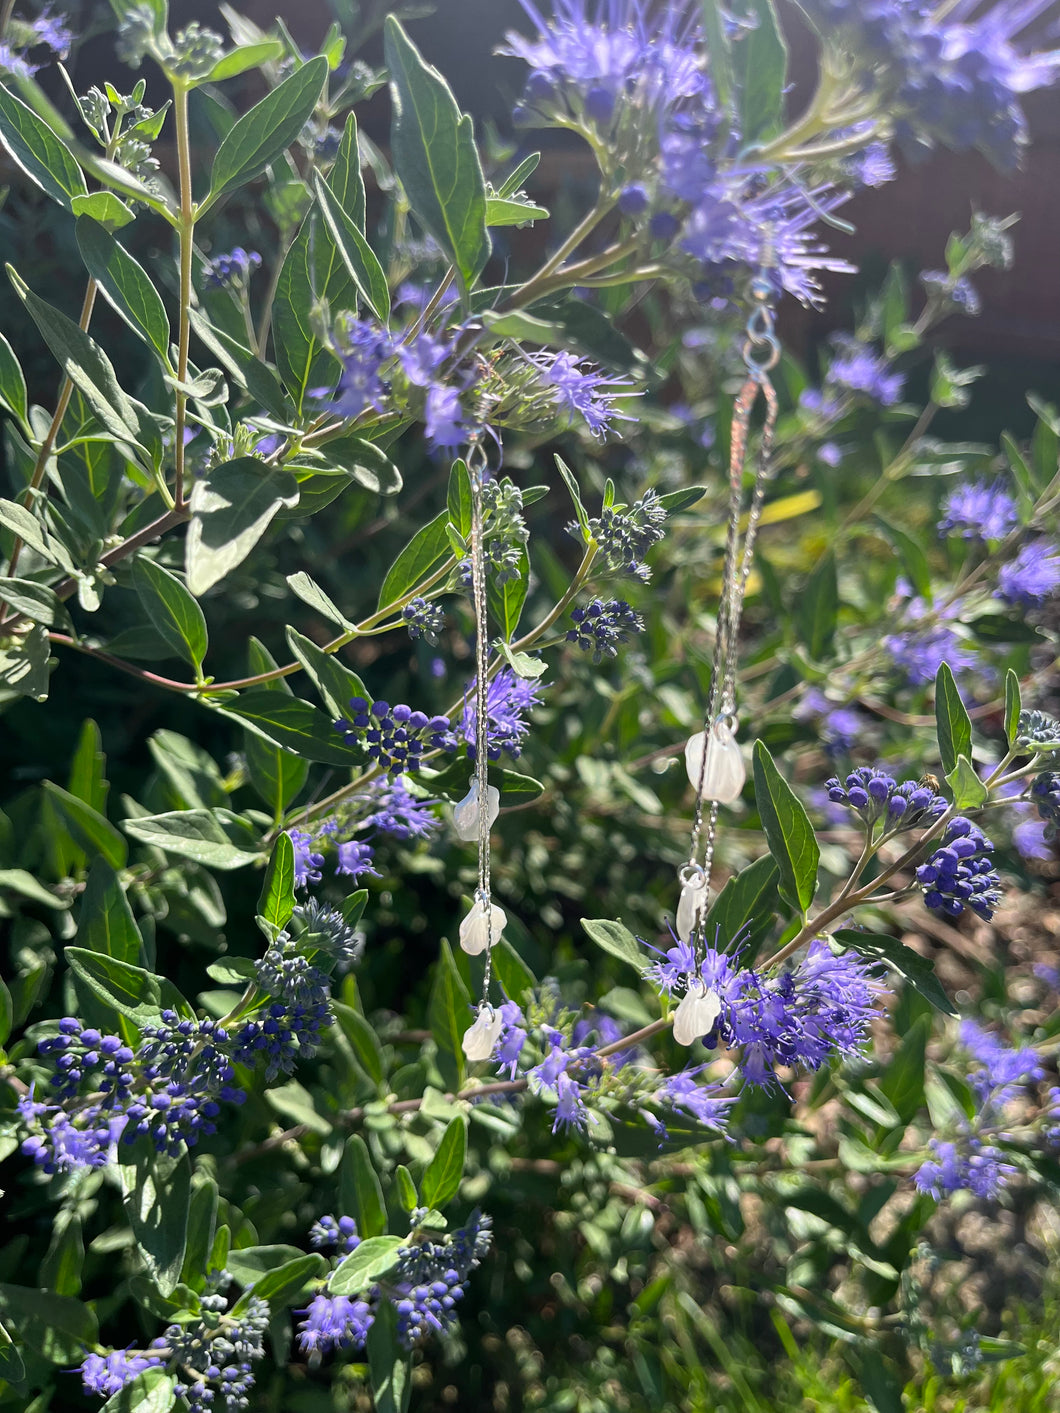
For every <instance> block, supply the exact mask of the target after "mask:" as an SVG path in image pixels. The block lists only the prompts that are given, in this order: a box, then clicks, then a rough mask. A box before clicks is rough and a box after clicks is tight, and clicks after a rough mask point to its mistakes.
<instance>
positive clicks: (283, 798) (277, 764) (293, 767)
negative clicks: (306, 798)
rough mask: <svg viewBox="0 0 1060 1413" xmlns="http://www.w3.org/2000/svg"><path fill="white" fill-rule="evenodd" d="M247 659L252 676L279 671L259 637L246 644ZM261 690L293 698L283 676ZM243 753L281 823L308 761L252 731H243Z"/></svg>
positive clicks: (257, 787)
mask: <svg viewBox="0 0 1060 1413" xmlns="http://www.w3.org/2000/svg"><path fill="white" fill-rule="evenodd" d="M247 658H248V666H249V668H250V672H251V674H254V675H257V674H259V673H265V672H274V671H275V670H276V666H277V664H276V660H275V658H274V657H273V656H272V655H271V653H269V652H268V651H267V649H265V648H264V647H262V645H261V643H259V642H258V640H257V639H256V638H251V639H250V641H249V642H248V644H247ZM258 690H260V691H263V692H272V693H274V694H278V695H279V696H281V697H289V696H290V695H291V689H290V687H289V686H288V685H287V682H286V680H285V679H284V678H283V677H275V678H273V679H272V680H271V681H269V682H263V683H262V684H261V686H260V688H259V689H258ZM243 752H244V755H245V756H246V761H247V772H248V774H249V775H250V782H251V784H252V785H253V787H254V789H255V790H256V791H257V792H258V794H259V795H260V796H261V798H262V799H263V800H264V801H265V803H266V805H268V807H269V809H270V810H271V811H272V817H273V821H274V822H275V823H276V824H279V823H280V821H281V820H282V818H283V812H284V810H285V809H286V808H287V806H288V805H289V804H290V803H291V801H292V800H293V799H294V798H295V796H296V795H297V794H298V792H299V790H301V788H302V786H303V785H304V784H305V782H306V777H307V776H308V774H309V762H308V761H304V760H302V759H300V758H299V757H298V756H294V755H292V754H291V753H290V751H285V750H281V749H280V748H279V746H277V745H275V744H274V743H273V742H272V741H268V740H263V739H262V737H261V736H259V735H258V734H257V733H256V732H254V731H251V730H249V729H246V730H244V732H243Z"/></svg>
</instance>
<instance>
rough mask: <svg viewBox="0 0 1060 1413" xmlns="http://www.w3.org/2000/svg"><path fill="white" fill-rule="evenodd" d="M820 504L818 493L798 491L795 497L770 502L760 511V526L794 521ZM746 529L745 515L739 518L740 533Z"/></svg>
mask: <svg viewBox="0 0 1060 1413" xmlns="http://www.w3.org/2000/svg"><path fill="white" fill-rule="evenodd" d="M820 504H821V492H820V491H799V493H798V494H797V495H793V496H784V497H782V499H780V500H774V501H770V503H769V504H768V505H767V506H764V507H763V509H762V518H761V520H760V521H759V524H761V525H776V524H777V523H778V521H781V520H794V519H795V517H796V516H798V515H809V513H810V511H811V510H816V509H817V507H818V506H819V505H820ZM746 529H747V516H746V514H744V515H741V516H740V533H741V534H742V533H743V531H744V530H746Z"/></svg>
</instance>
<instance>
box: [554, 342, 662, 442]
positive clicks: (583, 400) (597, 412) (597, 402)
mask: <svg viewBox="0 0 1060 1413" xmlns="http://www.w3.org/2000/svg"><path fill="white" fill-rule="evenodd" d="M528 356H529V358H530V361H531V362H532V363H533V364H534V366H535V368H536V369H537V372H538V380H539V381H540V383H541V384H542V385H543V387H544V389H545V390H546V392H547V394H548V395H549V396H550V397H551V398H552V400H553V402H554V403H555V405H556V409H557V411H558V412H559V414H560V415H562V416H565V417H566V418H567V421H568V423H569V422H573V420H574V419H575V417H581V418H582V419H583V420H584V422H585V425H586V426H587V427H588V428H589V431H590V432H592V434H593V436H594V437H604V436H606V435H607V433H608V432H610V431H611V430H612V423H613V422H616V421H618V422H633V421H635V420H636V418H634V417H631V416H630V415H629V414H628V413H626V412H619V411H618V410H617V409H616V407H615V405H614V403H615V399H616V398H618V397H622V396H626V395H628V394H629V393H631V392H632V391H633V385H632V384H631V383H630V382H628V381H627V380H626V379H625V378H609V377H607V376H606V374H604V373H601V372H600V371H599V369H597V368H594V367H593V366H592V365H591V364H589V363H587V362H586V361H585V360H584V359H580V358H575V357H574V356H573V355H572V354H570V353H565V352H560V353H553V352H550V351H547V350H546V351H542V352H540V353H532V354H530V355H528Z"/></svg>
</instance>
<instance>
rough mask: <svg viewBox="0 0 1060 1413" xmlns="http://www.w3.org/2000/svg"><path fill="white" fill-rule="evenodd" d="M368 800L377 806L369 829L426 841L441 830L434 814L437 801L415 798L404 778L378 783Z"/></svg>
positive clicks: (368, 822) (368, 818)
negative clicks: (433, 808) (437, 830)
mask: <svg viewBox="0 0 1060 1413" xmlns="http://www.w3.org/2000/svg"><path fill="white" fill-rule="evenodd" d="M365 798H366V800H367V801H368V802H369V803H370V804H372V805H374V809H373V810H372V812H371V814H369V815H367V816H366V817H365V820H364V825H365V828H366V829H378V830H379V832H380V834H389V835H391V836H392V837H393V838H394V839H400V840H403V841H404V840H407V839H425V838H426V837H427V836H428V835H429V834H432V833H433V832H434V831H435V830H436V829H438V828H440V825H439V822H438V819H437V818H436V816H435V815H434V814H433V813H432V808H431V807H432V806H433V805H434V804H435V803H436V801H434V800H421V799H418V798H417V797H416V796H415V795H413V794H412V793H411V792H410V790H409V788H408V786H407V785H406V784H405V780H404V777H403V776H400V775H399V776H398V777H397V778H396V779H393V780H386V781H383V780H378V781H375V782H374V783H373V785H372V787H371V794H369V795H367V796H366V797H365Z"/></svg>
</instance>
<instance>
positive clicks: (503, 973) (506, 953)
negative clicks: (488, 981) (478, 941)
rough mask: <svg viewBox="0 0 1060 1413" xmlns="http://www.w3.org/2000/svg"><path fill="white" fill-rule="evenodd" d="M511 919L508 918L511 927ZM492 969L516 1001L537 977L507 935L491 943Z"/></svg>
mask: <svg viewBox="0 0 1060 1413" xmlns="http://www.w3.org/2000/svg"><path fill="white" fill-rule="evenodd" d="M511 925H512V920H511V918H509V919H508V926H509V927H511ZM493 970H494V971H495V972H496V973H497V980H498V981H499V982H500V984H501V986H503V987H504V993H505V995H506V996H509V997H510V998H511V999H512V1000H513V1001H518V1000H519V999H520V998H521V997H522V996H524V995H525V994H526V992H527V991H530V990H532V989H533V987H535V986H536V985H537V977H536V976H535V975H534V973H533V972H532V971H531V970H530V968H529V967H528V966H527V965H526V963H525V962H524V961H523V959H522V957H521V956H520V955H519V953H518V952H517V951H516V950H515V948H514V947H513V946H512V944H511V943H510V942H509V941H508V939H507V937H501V938H500V939H499V941H497V942H495V943H494V944H493Z"/></svg>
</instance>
